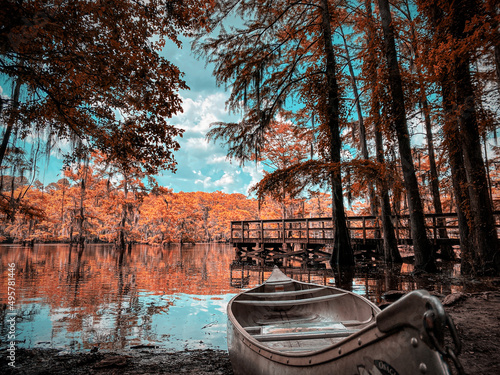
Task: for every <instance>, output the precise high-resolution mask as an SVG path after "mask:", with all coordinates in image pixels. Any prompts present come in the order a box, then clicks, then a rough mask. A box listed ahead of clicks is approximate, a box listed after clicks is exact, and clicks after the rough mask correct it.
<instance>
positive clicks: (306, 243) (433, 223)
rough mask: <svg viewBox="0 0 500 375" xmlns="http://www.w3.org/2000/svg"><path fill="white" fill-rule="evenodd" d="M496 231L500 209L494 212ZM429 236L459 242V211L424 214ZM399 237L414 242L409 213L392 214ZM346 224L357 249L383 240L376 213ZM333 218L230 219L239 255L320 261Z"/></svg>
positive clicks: (324, 255) (330, 236)
mask: <svg viewBox="0 0 500 375" xmlns="http://www.w3.org/2000/svg"><path fill="white" fill-rule="evenodd" d="M495 219H496V220H495V221H496V227H497V231H499V229H500V211H496V212H495ZM425 221H426V227H427V236H428V238H429V240H430V241H431V243H432V244H433V245H436V246H437V245H440V244H450V245H458V244H459V230H458V220H457V215H456V214H441V215H437V214H427V215H425ZM393 224H394V228H395V233H396V238H397V240H398V243H399V244H401V245H403V244H404V245H411V244H412V238H411V233H410V228H409V216H408V215H401V216H397V217H393ZM347 225H348V228H349V231H350V234H351V243H352V244H353V246H354V248H355V249H358V250H360V249H368V250H373V249H376V248H377V247H378V246H380V245H381V244H382V241H383V240H382V236H381V227H382V224H381V221H380V219H379V218H378V217H376V216H348V217H347ZM333 234H334V228H333V221H332V218H304V219H279V220H246V221H232V222H231V243H232V244H233V246H234V247H235V248H236V251H237V253H238V255H239V256H240V257H242V258H247V260H251V259H257V260H258V261H260V262H265V261H272V260H275V259H277V258H287V257H296V258H301V259H302V260H304V259H305V258H306V257H307V258H311V257H312V259H313V260H314V261H315V262H321V261H323V260H324V258H327V257H328V256H329V253H328V252H327V251H325V249H324V248H325V247H328V245H331V244H333V241H334V236H333Z"/></svg>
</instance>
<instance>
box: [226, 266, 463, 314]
mask: <svg viewBox="0 0 500 375" xmlns="http://www.w3.org/2000/svg"><path fill="white" fill-rule="evenodd" d="M229 269H230V285H231V286H232V287H234V288H236V289H241V288H251V287H254V286H257V285H259V284H261V283H263V282H264V281H265V280H266V279H267V278H268V277H269V276H270V275H271V272H272V269H273V267H270V266H255V265H247V264H242V263H238V262H233V263H230V265H229ZM281 270H282V271H283V272H285V274H286V275H287V276H289V277H292V278H293V279H295V280H298V281H302V282H309V283H315V284H320V285H332V286H335V287H337V288H341V289H344V290H348V291H353V292H355V293H357V294H361V295H363V296H364V297H366V298H368V299H370V300H371V301H372V302H374V303H377V304H380V303H382V302H383V295H384V293H386V292H387V291H394V290H396V291H405V292H408V291H412V290H416V289H427V290H429V291H437V292H439V293H442V294H447V293H450V292H451V287H452V284H451V283H450V279H449V278H446V277H445V278H444V279H442V280H440V279H433V280H431V281H429V280H428V279H427V278H425V277H418V276H415V275H413V273H412V272H413V267H411V266H410V265H408V264H403V265H401V264H400V265H394V266H389V265H385V264H384V263H382V262H367V263H364V264H359V265H357V266H355V267H341V268H335V269H331V268H326V269H325V268H323V269H321V268H320V269H317V268H308V267H305V265H303V264H300V263H296V264H294V266H291V267H281ZM452 273H453V269H450V271H449V274H452ZM235 292H238V290H235Z"/></svg>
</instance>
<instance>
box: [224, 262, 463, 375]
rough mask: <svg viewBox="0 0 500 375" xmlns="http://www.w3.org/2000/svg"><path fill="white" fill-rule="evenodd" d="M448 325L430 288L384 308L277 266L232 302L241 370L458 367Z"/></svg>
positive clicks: (313, 372) (377, 371)
mask: <svg viewBox="0 0 500 375" xmlns="http://www.w3.org/2000/svg"><path fill="white" fill-rule="evenodd" d="M447 327H448V328H450V330H451V331H452V332H455V331H454V326H453V323H452V322H451V320H450V319H449V318H448V316H447V315H446V313H445V311H444V309H443V307H442V305H441V303H440V302H439V300H438V299H437V298H436V297H433V296H431V295H430V294H429V293H428V292H426V291H422V290H420V291H414V292H412V293H409V294H408V295H406V296H405V297H403V298H402V299H401V300H399V301H398V302H395V303H394V304H392V305H391V306H389V307H388V308H386V309H385V310H383V311H381V310H380V309H379V308H378V307H377V306H376V305H374V304H373V303H372V302H370V301H369V300H367V299H366V298H363V297H362V296H359V295H357V294H355V293H352V292H348V291H345V290H342V289H338V288H334V287H330V286H320V285H316V284H309V283H304V282H299V281H296V280H293V279H291V278H289V277H287V276H286V275H285V274H284V273H283V272H281V271H280V270H279V268H277V267H275V269H274V270H273V272H272V274H271V276H270V277H269V278H268V279H267V281H266V282H265V283H263V284H262V285H260V286H258V287H256V288H253V289H250V290H248V291H245V292H243V293H240V294H238V295H237V296H236V297H234V298H233V299H232V300H231V301H230V302H229V305H228V332H227V335H228V350H229V356H230V359H231V363H232V366H233V371H234V374H235V375H244V374H248V375H256V374H266V375H267V374H287V375H294V374H297V375H307V374H310V375H323V374H329V375H332V374H337V375H341V374H348V375H353V374H360V375H368V374H371V375H386V374H389V375H403V374H451V372H450V370H449V368H448V364H447V361H446V360H445V358H444V357H452V356H453V353H454V351H452V350H451V349H449V348H448V347H445V346H444V344H443V336H444V332H445V329H446V328H447ZM454 338H456V335H455V336H454ZM455 344H456V346H457V347H458V350H457V351H459V342H458V339H456V340H455ZM457 364H458V360H457Z"/></svg>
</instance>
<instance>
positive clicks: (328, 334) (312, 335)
mask: <svg viewBox="0 0 500 375" xmlns="http://www.w3.org/2000/svg"><path fill="white" fill-rule="evenodd" d="M356 332H358V330H355V329H345V330H342V331H316V332H289V333H275V334H268V335H253V337H254V338H255V339H257V340H259V341H287V340H313V339H327V338H334V337H347V336H350V335H352V334H353V333H356Z"/></svg>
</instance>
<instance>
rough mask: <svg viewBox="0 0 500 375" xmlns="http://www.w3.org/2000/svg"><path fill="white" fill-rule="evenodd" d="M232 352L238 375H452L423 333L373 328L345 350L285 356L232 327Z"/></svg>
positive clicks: (336, 348)
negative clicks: (385, 331)
mask: <svg viewBox="0 0 500 375" xmlns="http://www.w3.org/2000/svg"><path fill="white" fill-rule="evenodd" d="M363 342H366V344H363ZM228 349H229V357H230V360H231V363H232V364H233V372H234V374H235V375H257V374H261V375H283V374H286V375H327V374H328V375H337V374H338V375H342V374H349V375H354V374H359V375H386V374H387V375H403V374H426V373H432V374H446V375H448V374H450V372H449V370H448V367H447V366H446V364H445V362H444V361H443V358H442V357H441V355H440V354H439V353H438V352H436V351H432V352H430V353H429V350H428V348H427V346H426V344H425V343H424V342H422V341H421V340H420V339H419V332H418V331H417V330H416V329H412V328H410V327H408V328H406V329H404V330H398V331H396V332H395V333H393V334H390V335H387V334H383V333H381V332H380V331H379V330H378V329H377V328H376V327H372V328H371V329H368V330H365V331H363V332H362V333H361V334H359V335H356V336H354V337H352V338H351V339H350V340H346V341H344V342H343V343H342V345H335V346H332V347H330V348H328V349H325V350H322V351H319V352H309V353H304V354H301V355H294V356H283V355H280V353H276V352H272V351H267V350H263V349H262V347H261V346H260V345H259V343H257V342H253V341H252V340H251V339H248V337H245V336H244V335H243V334H242V333H241V332H240V330H239V329H237V328H235V326H234V325H233V324H232V323H231V322H230V321H229V322H228ZM259 350H260V353H259ZM287 362H288V363H287ZM429 369H432V372H428V371H429Z"/></svg>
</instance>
